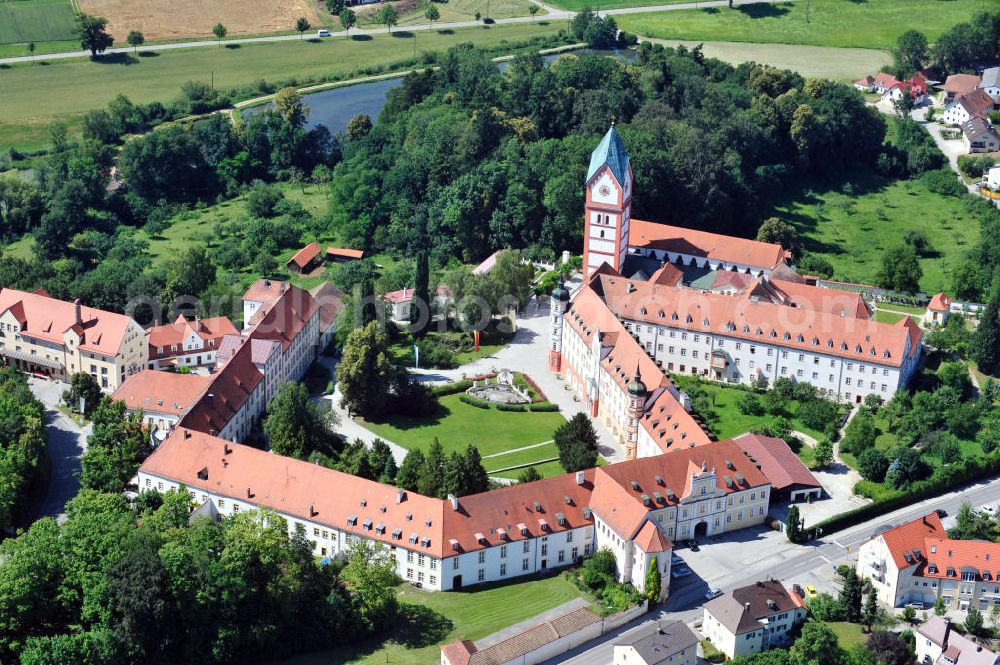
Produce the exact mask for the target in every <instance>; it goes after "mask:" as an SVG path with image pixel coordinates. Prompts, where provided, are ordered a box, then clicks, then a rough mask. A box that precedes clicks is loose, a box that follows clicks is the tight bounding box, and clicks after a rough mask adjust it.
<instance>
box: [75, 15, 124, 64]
mask: <svg viewBox="0 0 1000 665" xmlns="http://www.w3.org/2000/svg"><path fill="white" fill-rule="evenodd" d="M76 31H77V33H78V34H79V35H80V48H82V49H84V50H86V51H90V57H92V58H96V57H97V54H99V53H104V52H105V51H106V50H108V49H109V48H111V45H112V44H114V43H115V38H114V37H112V36H111V34H110V33H109V32H108V19H106V18H104V17H103V16H91V15H89V14H84V13H80V14H77V16H76Z"/></svg>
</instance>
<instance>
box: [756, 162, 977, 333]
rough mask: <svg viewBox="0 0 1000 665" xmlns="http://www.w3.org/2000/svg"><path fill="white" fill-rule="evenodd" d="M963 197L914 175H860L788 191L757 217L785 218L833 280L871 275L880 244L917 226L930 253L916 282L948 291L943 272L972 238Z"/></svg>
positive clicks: (947, 274)
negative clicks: (821, 260) (899, 177)
mask: <svg viewBox="0 0 1000 665" xmlns="http://www.w3.org/2000/svg"><path fill="white" fill-rule="evenodd" d="M968 200H969V199H960V198H955V197H953V196H944V195H941V194H936V193H934V192H931V191H930V190H928V189H927V187H925V186H924V184H923V183H921V182H920V181H918V180H886V179H883V178H880V177H878V176H875V175H865V176H861V177H855V178H853V179H852V180H851V181H850V182H849V183H847V184H842V185H828V186H814V188H812V189H806V190H804V191H799V192H796V193H794V194H791V195H789V196H787V197H786V198H785V199H784V200H783V201H779V202H778V203H777V204H776V205H775V206H774V208H773V209H772V210H771V211H770V212H769V213H767V215H765V216H771V215H775V216H777V217H780V218H782V219H784V220H787V221H789V222H791V223H792V224H793V225H794V226H795V227H796V229H797V230H798V232H799V236H800V238H801V239H802V244H803V246H804V248H805V250H806V252H808V253H812V254H819V255H822V256H823V257H824V258H826V259H827V260H829V261H830V263H831V264H832V265H833V268H834V274H833V278H834V279H837V280H841V281H846V282H855V283H863V284H873V283H874V282H875V277H876V274H877V272H878V270H879V266H880V264H881V259H882V254H883V252H884V251H885V249H886V248H887V247H890V246H892V245H893V244H894V243H897V242H899V241H900V239H901V238H902V237H903V234H904V233H905V232H906V231H907V230H908V229H918V230H921V231H923V232H924V233H926V234H927V238H928V239H929V241H930V246H931V248H932V250H933V252H932V253H931V255H929V256H924V257H922V258H921V259H920V266H921V268H922V269H923V273H924V274H923V277H922V279H921V280H920V288H921V290H923V291H924V292H926V293H938V292H939V291H948V290H949V286H950V284H951V271H952V270H953V268H954V267H955V266H956V265H957V264H958V263H959V262H960V261H961V259H962V255H963V254H964V253H965V251H966V250H968V249H969V248H970V247H972V245H973V244H974V243H975V242H976V241H977V240H978V238H979V225H978V224H977V223H976V222H975V220H973V219H970V218H969V216H968V215H969V212H968V206H967V203H966V201H968ZM887 322H888V321H887Z"/></svg>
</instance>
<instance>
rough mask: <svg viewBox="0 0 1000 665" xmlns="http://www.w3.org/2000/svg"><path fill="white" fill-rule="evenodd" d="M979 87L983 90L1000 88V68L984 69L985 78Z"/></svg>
mask: <svg viewBox="0 0 1000 665" xmlns="http://www.w3.org/2000/svg"><path fill="white" fill-rule="evenodd" d="M979 85H980V87H983V88H1000V67H990V68H989V69H984V70H983V78H982V81H980V82H979Z"/></svg>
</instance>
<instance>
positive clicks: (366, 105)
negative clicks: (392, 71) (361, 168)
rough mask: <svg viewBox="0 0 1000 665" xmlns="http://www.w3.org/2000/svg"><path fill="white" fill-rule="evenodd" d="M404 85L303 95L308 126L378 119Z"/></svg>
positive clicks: (631, 54)
mask: <svg viewBox="0 0 1000 665" xmlns="http://www.w3.org/2000/svg"><path fill="white" fill-rule="evenodd" d="M566 53H573V54H574V55H606V56H608V57H614V58H620V59H623V60H625V61H627V62H631V61H633V60H635V59H636V58H637V57H638V54H637V53H636V52H635V51H618V50H613V51H612V50H597V49H578V50H575V51H567V52H566ZM560 55H564V53H552V54H549V55H546V56H544V57H543V58H542V59H543V60H544V61H545V63H546V64H548V63H550V62H553V61H555V60H556V59H557V58H558V57H559V56H560ZM508 66H510V62H509V61H504V62H500V63H497V67H498V68H499V69H500V71H504V70H505V69H507V67H508ZM402 84H403V78H402V77H395V78H389V79H383V80H381V81H371V82H368V83H358V84H357V85H349V86H344V87H341V88H332V89H330V90H322V91H320V92H311V93H308V94H306V95H303V96H302V101H303V102H305V103H306V105H308V106H309V119H308V121H307V122H306V129H312V128H313V127H316V126H317V125H326V126H327V127H328V128H329V130H330V131H331V132H333V133H334V134H336V133H338V132H342V131H344V130H345V129H347V123H348V122H349V121H350V120H351V118H353V117H354V116H355V115H356V114H358V113H364V114H365V115H368V116H369V117H371V118H372V120H374V119H375V118H377V117H378V114H379V112H381V110H382V107H383V106H385V95H386V93H387V92H389V90H391V89H392V88H395V87H397V86H400V85H402ZM265 108H274V105H273V104H267V105H261V106H255V107H253V108H248V109H244V110H243V111H242V114H243V117H244V118H245V119H249V118H250V117H251V116H253V115H254V114H256V113H260V111H261V110H262V109H265Z"/></svg>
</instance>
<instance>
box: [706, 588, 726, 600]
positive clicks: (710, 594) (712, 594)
mask: <svg viewBox="0 0 1000 665" xmlns="http://www.w3.org/2000/svg"><path fill="white" fill-rule="evenodd" d="M721 595H722V589H720V588H719V587H716V586H714V587H712V588H711V589H709V590H708V591H706V592H705V600H712V599H713V598H718V597H719V596H721Z"/></svg>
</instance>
